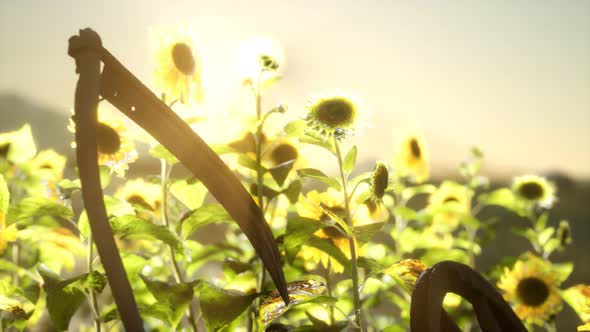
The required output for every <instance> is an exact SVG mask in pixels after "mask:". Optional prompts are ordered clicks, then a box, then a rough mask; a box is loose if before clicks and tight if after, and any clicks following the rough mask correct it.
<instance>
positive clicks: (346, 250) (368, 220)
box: [297, 188, 382, 273]
mask: <svg viewBox="0 0 590 332" xmlns="http://www.w3.org/2000/svg"><path fill="white" fill-rule="evenodd" d="M350 208H351V211H352V214H353V215H352V223H353V225H354V226H362V225H368V224H372V223H375V222H379V221H382V220H375V219H373V218H372V217H371V214H370V211H369V209H368V207H367V206H366V205H365V204H359V205H355V204H354V199H351V207H350ZM325 210H328V211H329V212H331V213H332V214H334V215H336V216H339V217H340V218H341V219H345V217H346V208H345V207H344V203H343V201H342V193H341V192H339V191H337V190H335V189H333V188H329V189H328V190H327V191H326V192H323V193H319V192H317V191H315V190H312V191H310V192H309V193H307V195H306V197H303V196H300V199H299V204H297V212H298V214H299V215H300V216H302V217H305V218H310V219H315V220H317V221H318V222H321V223H327V222H330V221H331V219H332V218H331V217H330V216H329V215H328V214H327V213H326V212H325ZM314 235H315V236H316V237H318V238H320V239H325V240H327V241H330V242H332V244H334V246H336V247H337V248H338V249H339V250H340V251H341V252H342V253H343V254H344V255H345V256H346V257H347V258H349V259H350V258H351V253H350V240H349V239H348V237H347V236H346V235H345V234H344V231H343V230H341V229H339V228H338V226H337V225H334V226H328V227H323V228H322V229H320V230H318V231H316V232H315V233H314ZM357 251H358V250H357ZM300 254H301V256H302V257H303V259H304V260H310V261H313V262H315V263H321V264H322V265H323V266H324V267H326V268H327V267H328V263H330V265H331V266H332V269H333V270H334V272H337V273H340V272H342V271H344V267H343V266H342V264H340V262H338V261H337V260H336V259H334V258H333V257H332V256H330V255H328V254H327V253H325V252H323V251H321V250H320V249H317V248H313V247H309V246H304V248H303V249H302V251H301V253H300Z"/></svg>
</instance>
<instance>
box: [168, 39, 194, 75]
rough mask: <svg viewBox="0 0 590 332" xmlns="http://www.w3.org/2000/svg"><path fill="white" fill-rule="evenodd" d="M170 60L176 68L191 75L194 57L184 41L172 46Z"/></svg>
mask: <svg viewBox="0 0 590 332" xmlns="http://www.w3.org/2000/svg"><path fill="white" fill-rule="evenodd" d="M172 60H173V61H174V65H175V66H176V69H178V70H179V71H180V72H181V73H183V74H185V75H192V74H193V73H194V71H195V59H194V58H193V52H192V51H191V48H190V47H189V46H188V45H187V44H185V43H176V44H174V46H172Z"/></svg>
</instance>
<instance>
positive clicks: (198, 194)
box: [170, 178, 208, 210]
mask: <svg viewBox="0 0 590 332" xmlns="http://www.w3.org/2000/svg"><path fill="white" fill-rule="evenodd" d="M207 192H208V191H207V188H206V187H205V185H203V183H202V182H201V181H198V180H196V179H192V178H191V179H185V180H177V181H174V182H173V183H172V184H171V185H170V193H171V194H172V196H174V197H175V198H176V199H178V200H179V201H180V202H181V203H182V204H184V205H185V206H186V207H187V208H189V209H190V210H194V209H196V208H199V207H201V205H203V202H204V201H205V196H207Z"/></svg>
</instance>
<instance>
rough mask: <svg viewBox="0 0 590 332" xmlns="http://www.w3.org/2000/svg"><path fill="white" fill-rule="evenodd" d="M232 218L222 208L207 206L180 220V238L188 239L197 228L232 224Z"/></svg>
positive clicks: (216, 205) (213, 205)
mask: <svg viewBox="0 0 590 332" xmlns="http://www.w3.org/2000/svg"><path fill="white" fill-rule="evenodd" d="M232 221H233V218H232V217H231V216H230V215H229V213H227V211H226V210H225V209H224V208H223V206H221V205H219V204H207V205H203V206H201V207H200V208H198V209H195V210H193V211H192V212H191V213H190V214H189V215H188V217H187V218H185V219H183V220H181V224H180V227H181V229H182V232H181V234H182V237H183V238H185V239H186V238H188V237H189V236H190V235H191V234H193V233H194V232H196V231H197V230H198V229H199V228H201V227H203V226H205V225H209V224H213V223H217V222H232Z"/></svg>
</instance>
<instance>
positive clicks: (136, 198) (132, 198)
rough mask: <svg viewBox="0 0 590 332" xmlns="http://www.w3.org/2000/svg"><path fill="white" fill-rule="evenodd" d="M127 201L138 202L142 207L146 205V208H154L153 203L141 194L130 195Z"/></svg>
mask: <svg viewBox="0 0 590 332" xmlns="http://www.w3.org/2000/svg"><path fill="white" fill-rule="evenodd" d="M127 202H129V203H131V204H137V205H139V206H141V207H144V208H146V209H150V210H151V209H152V207H151V205H150V204H149V203H148V202H147V201H146V200H145V199H144V198H143V197H141V195H137V194H135V195H131V196H129V197H127Z"/></svg>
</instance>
